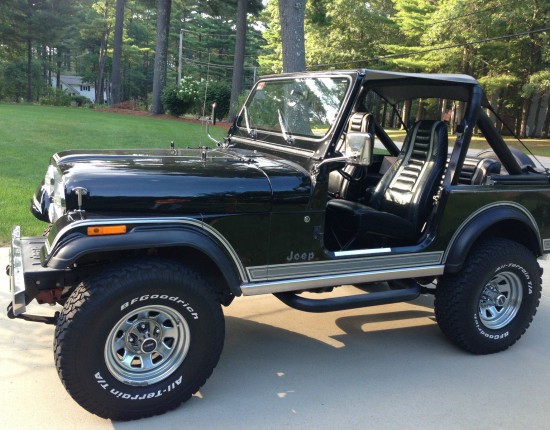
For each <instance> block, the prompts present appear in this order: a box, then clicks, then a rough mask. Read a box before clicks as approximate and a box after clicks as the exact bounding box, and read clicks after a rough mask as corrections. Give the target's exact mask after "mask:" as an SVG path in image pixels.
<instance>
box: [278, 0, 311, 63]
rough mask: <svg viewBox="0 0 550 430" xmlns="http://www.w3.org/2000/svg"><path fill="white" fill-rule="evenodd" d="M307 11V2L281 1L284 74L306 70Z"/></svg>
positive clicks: (303, 0) (280, 17) (280, 15)
mask: <svg viewBox="0 0 550 430" xmlns="http://www.w3.org/2000/svg"><path fill="white" fill-rule="evenodd" d="M305 10H306V1H305V0H301V1H296V0H279V19H280V22H281V41H282V45H283V72H302V71H304V70H305V69H306V49H305V38H304V15H305Z"/></svg>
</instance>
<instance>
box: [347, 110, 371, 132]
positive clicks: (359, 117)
mask: <svg viewBox="0 0 550 430" xmlns="http://www.w3.org/2000/svg"><path fill="white" fill-rule="evenodd" d="M372 120H373V116H372V114H371V113H369V112H355V113H353V114H352V115H351V117H350V119H349V123H348V133H349V132H355V133H367V132H368V131H369V126H370V123H371V121H372Z"/></svg>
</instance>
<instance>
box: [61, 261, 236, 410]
mask: <svg viewBox="0 0 550 430" xmlns="http://www.w3.org/2000/svg"><path fill="white" fill-rule="evenodd" d="M224 330H225V329H224V319H223V314H222V311H221V306H220V303H219V301H218V299H217V297H216V295H215V294H214V292H213V290H212V289H211V288H210V286H209V285H208V284H207V283H206V281H205V280H204V279H203V278H202V277H201V276H200V275H199V274H197V273H196V272H194V271H193V270H191V269H190V268H186V267H183V266H181V265H179V264H176V263H173V262H169V261H136V262H133V263H129V264H124V265H120V266H118V267H114V268H112V269H110V270H107V271H105V272H102V273H99V274H97V275H96V276H94V277H92V278H90V279H88V280H87V281H85V282H83V283H82V284H81V285H80V286H79V287H77V288H76V290H75V291H74V292H73V294H72V295H71V296H70V298H69V299H68V300H67V302H66V303H65V306H64V308H63V311H62V312H61V315H60V316H59V319H58V323H57V327H56V331H55V341H54V355H55V363H56V367H57V371H58V373H59V377H60V378H61V381H62V382H63V384H64V385H65V388H66V389H67V391H68V392H69V394H70V395H71V396H72V397H73V399H74V400H76V401H77V402H78V403H79V404H80V405H81V406H82V407H83V408H85V409H87V410H88V411H89V412H92V413H94V414H96V415H99V416H101V417H103V418H111V419H114V420H131V419H137V418H143V417H147V416H151V415H156V414H160V413H163V412H165V411H167V410H170V409H173V408H175V407H176V406H178V405H179V404H180V403H181V402H183V401H185V400H187V399H189V398H190V397H191V395H192V394H193V393H195V392H197V391H198V390H199V388H200V387H201V386H202V385H203V384H204V383H205V381H206V379H207V378H208V377H209V376H210V374H211V373H212V371H213V369H214V367H215V366H216V364H217V362H218V359H219V356H220V354H221V350H222V347H223V340H224Z"/></svg>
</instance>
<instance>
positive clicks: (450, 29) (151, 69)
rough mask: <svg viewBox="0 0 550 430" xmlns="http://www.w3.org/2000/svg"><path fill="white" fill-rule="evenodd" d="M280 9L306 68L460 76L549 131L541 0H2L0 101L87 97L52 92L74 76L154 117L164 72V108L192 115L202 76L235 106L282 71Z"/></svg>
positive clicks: (516, 116)
mask: <svg viewBox="0 0 550 430" xmlns="http://www.w3.org/2000/svg"><path fill="white" fill-rule="evenodd" d="M279 3H280V4H279ZM121 5H122V10H121V7H120V6H121ZM117 6H118V9H117ZM299 6H301V7H302V10H301V11H299V12H297V11H296V10H294V9H293V8H297V7H299ZM304 6H305V8H304ZM163 8H164V9H163ZM167 8H168V9H167ZM285 8H286V9H285ZM117 10H118V19H117ZM281 11H282V12H283V13H289V14H290V16H295V15H296V13H298V15H300V14H303V21H302V22H303V24H301V25H302V26H303V29H304V48H305V49H304V52H302V53H301V54H302V55H303V56H304V58H305V68H306V69H307V70H328V69H346V68H353V69H355V68H361V67H366V68H375V69H385V70H399V71H409V72H437V73H466V74H470V75H473V76H475V77H476V78H477V79H478V80H479V81H480V82H481V84H482V86H483V87H484V90H485V92H486V93H487V95H488V97H489V99H490V101H491V103H492V105H493V106H494V107H495V109H496V111H497V112H498V113H499V114H500V115H501V116H502V117H503V118H504V119H505V121H506V123H507V124H508V125H510V126H511V127H512V128H513V130H514V132H515V133H516V134H518V135H521V136H523V137H526V136H532V137H540V136H542V137H548V136H549V134H550V110H549V99H550V25H549V23H550V0H524V1H521V2H520V1H517V0H484V1H475V0H473V1H472V0H470V1H467V0H371V1H368V2H360V1H357V0H308V1H307V2H306V3H305V4H304V3H300V2H290V1H286V0H279V1H276V0H270V1H263V2H262V1H261V0H227V1H221V0H207V1H204V0H203V1H197V0H99V1H96V0H3V1H2V2H1V3H0V101H3V102H17V103H20V102H30V103H44V104H70V103H72V104H75V103H78V104H83V105H85V106H86V105H89V103H86V101H85V100H84V101H83V100H75V99H74V98H71V97H69V96H68V95H67V94H64V93H63V92H62V91H61V90H60V89H59V86H60V76H61V75H65V74H73V75H77V76H81V77H82V78H83V79H84V80H85V81H86V82H88V83H91V84H93V85H94V86H95V88H96V90H97V97H96V104H106V105H113V104H117V103H120V102H122V105H126V106H128V105H129V104H128V101H130V102H131V103H130V104H131V105H132V107H137V108H141V109H144V110H150V109H151V105H153V107H152V108H153V112H155V113H158V112H159V111H158V110H157V111H155V106H154V105H155V100H154V99H153V97H152V94H153V93H154V91H153V89H154V87H155V85H156V81H158V80H159V79H160V80H162V79H165V81H163V82H161V83H162V85H161V88H162V91H161V93H159V92H158V91H157V93H158V94H159V97H161V99H160V100H159V101H158V103H159V108H160V110H161V111H162V110H164V109H167V110H168V111H169V112H170V113H172V114H175V115H182V114H185V113H190V114H193V115H200V114H201V111H202V109H204V105H205V104H206V103H205V102H207V100H206V98H205V91H206V90H207V88H206V86H207V85H208V102H210V101H211V100H214V99H215V100H217V101H218V102H222V103H221V106H220V107H221V109H220V115H222V116H227V115H230V114H234V113H235V112H236V109H237V108H238V105H239V102H242V100H243V95H242V93H243V92H246V91H247V90H248V89H250V87H251V86H252V85H253V83H254V81H255V80H256V79H257V78H258V77H259V76H261V75H264V74H270V73H280V72H281V71H283V40H282V37H281V25H280V19H279V13H280V12H281ZM239 17H240V18H239ZM239 19H240V21H239ZM162 20H164V21H165V23H166V28H165V29H164V30H161V32H160V33H159V22H161V21H162ZM243 23H246V25H244V24H243ZM239 29H240V30H239ZM180 34H181V40H182V57H181V58H182V65H181V68H180V67H179V52H180V49H179V45H180ZM163 37H166V52H162V50H160V49H159V43H158V42H159V40H161V39H162V38H163ZM117 56H118V58H120V62H119V61H116V58H117ZM114 59H115V61H114ZM155 60H156V62H157V66H158V64H159V63H160V64H161V65H162V66H163V67H164V69H165V72H164V76H165V78H163V77H162V75H163V73H162V72H161V73H160V76H161V77H160V78H159V77H158V76H157V75H158V73H156V71H155V67H156V66H155ZM118 65H120V66H118ZM117 67H119V68H120V70H119V69H117ZM178 74H181V81H178ZM117 76H120V77H121V79H120V82H118V81H117ZM230 101H232V104H230ZM124 102H126V104H125V103H124ZM223 102H225V103H223ZM157 109H158V108H157Z"/></svg>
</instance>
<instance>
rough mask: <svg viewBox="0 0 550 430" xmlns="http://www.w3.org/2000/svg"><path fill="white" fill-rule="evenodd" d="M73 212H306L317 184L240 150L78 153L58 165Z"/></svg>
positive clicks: (284, 164)
mask: <svg viewBox="0 0 550 430" xmlns="http://www.w3.org/2000/svg"><path fill="white" fill-rule="evenodd" d="M53 161H54V163H55V164H56V165H57V167H58V169H59V170H60V173H61V174H62V175H63V183H64V187H65V196H66V205H67V209H68V210H69V211H70V210H74V209H78V199H77V196H76V193H75V192H74V189H75V188H77V187H81V188H84V189H85V190H86V192H85V193H84V195H83V197H82V207H81V209H82V210H85V211H89V212H112V211H116V212H139V213H150V212H163V213H177V214H198V213H201V214H208V213H210V214H211V213H243V212H267V211H271V210H273V205H277V204H281V205H284V204H288V203H292V204H296V203H301V204H304V205H306V204H307V202H308V201H309V197H310V193H311V182H310V177H309V175H308V173H307V172H306V171H304V170H303V169H302V168H301V167H299V166H297V165H294V164H291V163H289V162H288V161H285V160H282V159H277V158H275V157H272V156H269V157H266V156H264V155H259V154H257V153H255V152H252V151H244V150H238V149H213V150H210V149H208V150H207V149H183V150H124V151H94V152H90V151H71V152H63V153H58V154H56V155H55V156H54V158H53Z"/></svg>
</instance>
